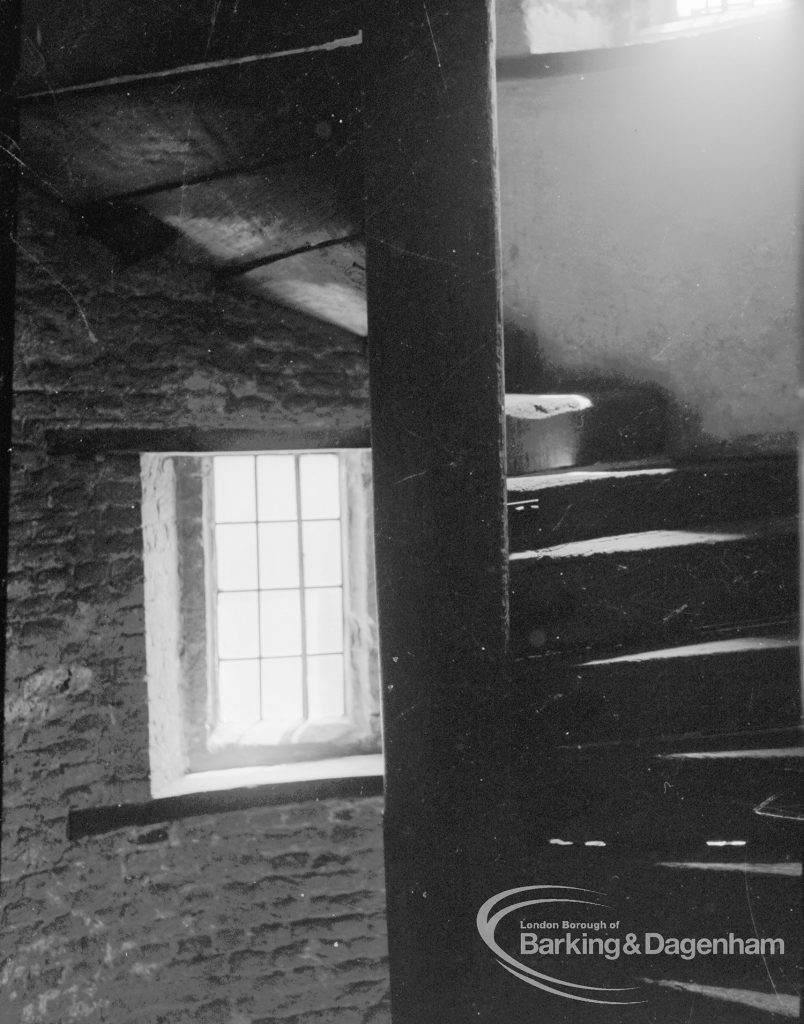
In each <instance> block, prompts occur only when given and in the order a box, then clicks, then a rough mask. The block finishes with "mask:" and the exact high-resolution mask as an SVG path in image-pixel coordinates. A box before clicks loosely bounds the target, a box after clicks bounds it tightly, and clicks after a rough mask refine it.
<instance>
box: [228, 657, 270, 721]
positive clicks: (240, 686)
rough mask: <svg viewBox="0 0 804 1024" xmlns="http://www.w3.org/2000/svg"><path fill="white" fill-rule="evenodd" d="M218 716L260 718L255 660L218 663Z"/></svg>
mask: <svg viewBox="0 0 804 1024" xmlns="http://www.w3.org/2000/svg"><path fill="white" fill-rule="evenodd" d="M218 719H219V721H221V722H258V721H259V720H260V663H259V661H222V662H220V664H219V666H218Z"/></svg>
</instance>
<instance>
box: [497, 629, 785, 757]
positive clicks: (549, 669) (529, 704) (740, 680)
mask: <svg viewBox="0 0 804 1024" xmlns="http://www.w3.org/2000/svg"><path fill="white" fill-rule="evenodd" d="M514 678H515V686H516V693H517V700H518V702H519V706H520V708H521V709H522V713H523V714H530V715H532V716H533V717H534V718H536V717H537V716H538V719H539V724H540V729H541V730H542V735H544V730H548V731H549V733H550V734H551V736H552V740H551V742H552V743H554V744H555V745H556V746H568V745H578V746H589V747H603V746H612V745H618V744H623V743H627V744H633V745H638V744H647V745H650V746H651V747H652V748H654V749H661V750H662V751H665V752H666V751H670V750H682V751H683V750H690V749H693V748H695V749H702V748H703V749H706V748H709V749H728V748H733V747H734V746H756V745H757V744H760V745H762V744H763V743H764V745H769V746H774V745H786V744H787V742H788V740H789V729H790V728H791V727H793V728H794V727H796V726H797V725H798V723H799V720H800V716H801V693H800V672H799V645H798V641H797V639H796V637H795V636H793V635H784V636H778V635H776V636H773V635H770V636H768V635H765V636H763V635H753V636H752V635H748V636H742V637H732V638H729V639H720V640H713V641H707V642H703V643H697V644H687V645H676V646H672V647H666V648H661V649H658V650H643V651H635V652H631V653H628V654H624V655H619V656H616V657H613V658H598V659H591V660H586V661H579V662H576V663H574V664H572V663H569V664H568V663H567V661H566V660H564V659H557V658H552V659H551V658H533V659H530V660H526V661H524V662H520V663H519V664H518V665H517V666H516V667H515V670H514Z"/></svg>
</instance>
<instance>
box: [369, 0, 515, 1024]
mask: <svg viewBox="0 0 804 1024" xmlns="http://www.w3.org/2000/svg"><path fill="white" fill-rule="evenodd" d="M490 9H491V3H490V0H427V2H426V3H400V2H396V3H394V2H392V3H386V4H369V5H367V15H366V22H367V23H366V28H365V36H364V47H365V50H366V67H367V72H366V82H365V86H366V95H365V103H366V132H367V139H366V153H367V228H366V234H367V244H368V254H367V260H368V263H367V272H368V304H369V352H370V381H371V407H372V445H373V450H374V482H375V503H376V545H377V572H378V592H379V604H380V626H381V648H382V671H383V700H384V723H385V724H384V728H385V751H386V766H387V767H386V773H387V774H386V833H385V842H386V870H387V894H388V927H389V943H390V953H391V994H392V1013H393V1020H394V1022H395V1024H407V1022H410V1024H413V1022H415V1024H423V1022H427V1021H438V1022H439V1024H447V1022H450V1021H456V1022H457V1021H461V1022H465V1021H467V1020H472V1019H474V1020H477V1019H479V1018H478V1017H477V1016H476V1013H477V1011H476V1010H475V1009H474V1007H475V1005H476V1004H475V1002H474V997H473V995H472V992H471V986H470V985H467V978H468V975H469V974H470V972H471V970H472V967H471V960H472V957H473V956H474V955H476V954H475V952H474V951H475V949H476V944H477V935H476V932H475V927H474V916H475V914H476V912H477V906H476V905H475V897H474V895H473V879H475V878H476V876H477V874H478V872H481V873H482V864H480V863H478V860H477V857H478V848H477V844H476V842H475V838H474V837H475V834H476V833H477V832H478V831H482V828H483V824H482V821H479V820H478V815H481V814H482V809H483V807H484V805H485V803H486V802H487V801H488V799H489V798H490V793H489V789H488V782H489V780H488V775H489V773H488V771H484V758H483V752H482V749H481V748H482V745H483V742H484V739H483V733H484V727H485V726H484V723H485V721H486V719H487V716H488V714H489V712H490V711H491V709H492V708H493V704H494V698H495V694H497V693H499V688H500V685H501V683H502V679H503V675H504V662H505V645H506V632H507V572H506V536H505V522H504V499H505V474H504V434H503V429H504V428H503V381H502V343H501V313H500V281H499V278H500V273H499V245H498V217H497V180H496V166H495V148H494V118H493V110H494V91H493V88H494V81H493V60H492V56H493V55H492V43H493V38H492V30H491V10H490Z"/></svg>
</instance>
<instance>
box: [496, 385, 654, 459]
mask: <svg viewBox="0 0 804 1024" xmlns="http://www.w3.org/2000/svg"><path fill="white" fill-rule="evenodd" d="M666 419H667V417H666V410H665V406H664V403H663V401H662V400H661V398H660V397H659V396H658V394H657V393H656V392H655V391H652V390H650V389H645V388H633V389H627V388H622V389H611V390H602V391H594V392H592V391H589V392H584V393H579V394H560V395H559V394H554V395H520V394H512V395H506V396H505V424H506V432H507V458H508V474H509V476H516V475H519V474H523V473H538V472H540V471H542V470H549V469H558V468H561V467H567V466H585V465H589V464H590V463H594V462H604V461H615V460H627V459H639V458H645V457H648V456H658V455H660V454H661V453H662V452H663V451H664V444H665V434H666Z"/></svg>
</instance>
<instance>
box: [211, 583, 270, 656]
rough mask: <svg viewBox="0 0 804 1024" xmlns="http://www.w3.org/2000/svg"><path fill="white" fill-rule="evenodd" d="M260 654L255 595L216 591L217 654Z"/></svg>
mask: <svg viewBox="0 0 804 1024" xmlns="http://www.w3.org/2000/svg"><path fill="white" fill-rule="evenodd" d="M259 655H260V634H259V614H258V611H257V594H256V593H254V592H252V593H250V594H248V593H247V594H243V593H231V594H218V657H219V658H258V657H259Z"/></svg>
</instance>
